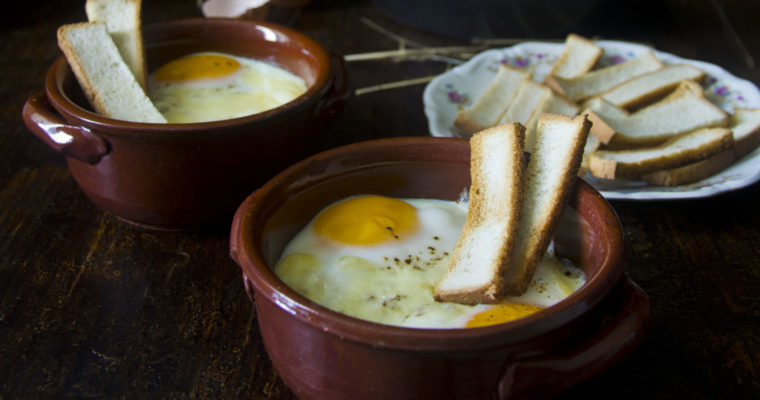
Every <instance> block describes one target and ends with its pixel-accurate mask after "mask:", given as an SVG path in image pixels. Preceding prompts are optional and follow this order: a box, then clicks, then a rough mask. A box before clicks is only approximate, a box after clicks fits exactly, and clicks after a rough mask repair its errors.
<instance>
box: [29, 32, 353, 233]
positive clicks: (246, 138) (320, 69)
mask: <svg viewBox="0 0 760 400" xmlns="http://www.w3.org/2000/svg"><path fill="white" fill-rule="evenodd" d="M144 39H145V43H146V57H147V60H148V64H149V65H148V66H149V70H152V69H154V68H157V67H158V66H160V65H162V64H163V63H165V62H167V61H170V60H172V59H174V58H177V57H180V56H182V55H186V54H189V53H193V52H198V51H220V52H227V53H232V54H236V55H241V56H248V57H253V58H257V59H261V60H265V61H267V62H270V63H274V64H276V65H278V66H280V67H283V68H285V69H287V70H289V71H291V72H293V73H295V74H297V75H299V76H301V77H302V78H303V79H304V80H305V81H306V83H307V87H308V89H307V91H306V93H304V94H303V95H302V96H300V97H298V98H297V99H295V100H293V101H291V102H289V103H286V104H284V105H282V106H280V107H277V108H275V109H272V110H269V111H266V112H262V113H258V114H254V115H250V116H246V117H241V118H235V119H230V120H224V121H214V122H204V123H191V124H148V123H133V122H126V121H119V120H114V119H110V118H106V117H104V116H102V115H99V114H96V113H94V112H93V111H92V110H91V108H90V106H89V104H88V102H87V100H86V99H85V98H84V95H83V94H82V92H81V89H80V87H79V84H78V83H77V81H76V79H75V77H74V75H73V74H72V72H71V69H70V68H69V65H68V63H67V62H66V60H65V58H64V57H60V58H59V59H58V60H57V61H56V62H55V63H54V64H53V65H52V67H51V68H50V69H49V72H48V74H47V76H46V78H45V92H44V93H40V94H38V95H35V96H33V97H32V98H30V99H29V100H28V101H27V103H26V104H25V106H24V110H23V117H24V121H25V123H26V125H27V127H28V128H29V129H30V130H31V131H32V132H33V133H34V134H35V135H36V136H37V137H39V138H40V139H41V140H42V141H43V142H45V143H46V144H48V145H49V146H50V147H51V148H53V149H54V150H56V151H59V152H61V153H63V154H64V155H65V156H66V161H67V163H68V167H69V170H70V172H71V175H72V176H73V177H74V179H75V180H76V182H77V184H79V186H80V187H81V188H82V190H83V191H84V193H85V194H86V195H87V196H88V197H89V198H90V199H91V200H92V201H93V202H94V203H95V204H97V205H98V206H99V207H101V208H102V209H104V210H106V211H109V212H111V213H112V214H114V215H116V216H118V217H119V218H122V219H124V220H126V221H128V222H131V223H134V224H137V225H142V226H146V227H151V228H159V229H173V230H182V229H198V228H202V227H205V226H208V225H212V224H216V223H220V222H229V219H230V218H231V217H232V214H233V213H234V210H235V207H236V206H237V205H238V204H240V202H241V201H242V200H243V199H244V198H245V196H246V195H247V194H248V193H250V191H251V190H253V189H255V188H256V187H258V186H260V185H261V184H263V183H264V182H266V181H267V180H268V179H269V178H271V177H272V176H273V175H274V174H275V173H277V172H279V171H280V170H282V169H283V168H285V167H287V166H288V165H290V164H292V163H293V162H295V161H297V160H300V159H302V158H304V157H306V156H307V155H310V154H313V153H314V152H315V151H316V150H315V148H316V141H317V139H318V138H319V137H320V135H321V133H322V132H323V131H324V129H325V127H326V125H327V124H328V123H329V122H330V121H331V120H332V119H333V118H334V117H335V115H336V114H337V113H338V112H339V110H340V109H341V108H342V106H343V104H344V103H345V100H346V99H347V97H348V87H347V83H346V76H345V65H344V63H343V60H342V58H341V57H339V56H335V55H330V54H328V53H327V52H326V51H325V49H324V48H323V47H322V46H321V45H319V44H318V43H317V42H315V41H313V40H312V39H310V38H308V37H306V36H304V35H303V34H300V33H298V32H296V31H293V30H291V29H288V28H285V27H282V26H278V25H275V24H271V23H265V22H255V21H247V20H233V19H213V18H206V19H203V18H200V19H187V20H176V21H169V22H164V23H159V24H156V25H152V26H147V27H146V28H145V29H144Z"/></svg>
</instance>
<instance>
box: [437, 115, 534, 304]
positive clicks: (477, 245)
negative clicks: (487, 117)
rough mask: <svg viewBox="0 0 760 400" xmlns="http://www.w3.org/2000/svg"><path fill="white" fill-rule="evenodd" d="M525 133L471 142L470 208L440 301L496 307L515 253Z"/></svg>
mask: <svg viewBox="0 0 760 400" xmlns="http://www.w3.org/2000/svg"><path fill="white" fill-rule="evenodd" d="M523 135H524V128H523V127H522V125H520V124H518V123H510V124H505V125H499V126H496V127H493V128H489V129H486V130H484V131H481V132H479V133H477V134H475V135H474V136H473V137H472V139H470V148H471V156H470V160H471V161H470V174H471V175H472V183H471V186H470V206H469V208H468V211H467V220H466V222H465V225H464V229H463V231H462V235H461V237H460V239H459V242H458V243H457V246H456V248H455V249H454V253H453V255H452V261H451V265H450V266H449V271H448V272H447V274H446V275H445V276H444V278H443V279H442V280H441V281H440V282H439V283H438V284H437V285H436V287H435V298H436V300H438V301H452V302H457V303H462V304H478V303H493V302H496V301H498V300H500V299H501V297H502V294H503V284H502V275H503V270H504V268H505V267H506V263H507V257H508V255H509V254H510V253H511V252H512V249H513V245H514V241H515V236H514V235H515V232H516V231H517V226H518V219H519V212H520V204H521V202H522V197H523V172H524V169H525V168H524V165H525V160H524V157H525V156H524V152H523V146H522V144H523V141H524V140H525V139H524V137H523Z"/></svg>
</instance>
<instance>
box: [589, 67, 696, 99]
mask: <svg viewBox="0 0 760 400" xmlns="http://www.w3.org/2000/svg"><path fill="white" fill-rule="evenodd" d="M704 76H705V73H704V72H703V71H702V70H701V69H699V68H697V67H694V66H691V65H688V64H678V65H669V66H666V67H664V68H661V69H658V70H656V71H652V72H648V73H646V74H643V75H639V76H637V77H635V78H632V79H630V80H628V81H625V82H623V83H621V84H619V85H617V86H615V87H614V88H612V89H610V90H608V91H607V92H604V93H602V94H601V95H600V96H601V97H602V98H604V99H605V100H607V101H608V102H609V103H610V104H613V105H615V106H617V107H620V108H635V107H639V106H642V105H645V104H647V103H651V102H652V101H653V100H655V99H657V98H659V97H662V96H663V95H665V94H667V93H668V92H670V91H672V90H673V89H675V88H676V87H677V86H678V84H679V83H681V82H682V81H685V80H691V81H700V80H701V79H702V78H704Z"/></svg>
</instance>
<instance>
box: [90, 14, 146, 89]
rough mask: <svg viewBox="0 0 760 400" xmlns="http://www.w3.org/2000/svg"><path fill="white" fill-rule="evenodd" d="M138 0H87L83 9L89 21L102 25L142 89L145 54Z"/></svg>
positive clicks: (144, 76)
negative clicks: (101, 23)
mask: <svg viewBox="0 0 760 400" xmlns="http://www.w3.org/2000/svg"><path fill="white" fill-rule="evenodd" d="M141 8H142V4H141V0H87V3H86V4H85V10H86V12H87V18H88V19H89V20H90V22H104V23H105V24H106V29H107V30H108V34H109V35H111V39H113V42H114V43H115V44H116V48H118V49H119V53H120V54H121V57H122V58H123V59H124V62H125V63H127V65H128V66H129V69H130V70H131V71H132V73H133V74H134V75H135V79H137V82H138V83H139V84H140V86H142V88H143V89H145V88H146V86H145V78H146V72H145V68H146V67H145V55H144V49H143V40H142V28H141V26H142V24H141V22H140V12H141Z"/></svg>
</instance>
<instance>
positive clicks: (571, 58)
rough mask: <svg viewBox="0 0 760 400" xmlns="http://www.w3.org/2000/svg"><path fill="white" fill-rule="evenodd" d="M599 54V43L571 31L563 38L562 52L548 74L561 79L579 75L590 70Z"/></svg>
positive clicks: (600, 52)
mask: <svg viewBox="0 0 760 400" xmlns="http://www.w3.org/2000/svg"><path fill="white" fill-rule="evenodd" d="M601 56H602V48H601V47H600V46H599V45H597V44H596V43H594V42H592V41H591V40H589V39H586V38H584V37H583V36H580V35H576V34H574V33H571V34H569V35H567V37H566V38H565V47H564V48H563V49H562V54H561V55H560V56H559V58H558V59H557V61H556V62H555V63H554V65H553V66H552V70H551V71H550V72H549V74H550V75H552V76H556V77H560V78H563V79H571V78H575V77H577V76H581V75H583V74H585V73H586V72H588V71H591V68H593V67H594V64H596V62H597V60H599V57H601Z"/></svg>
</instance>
